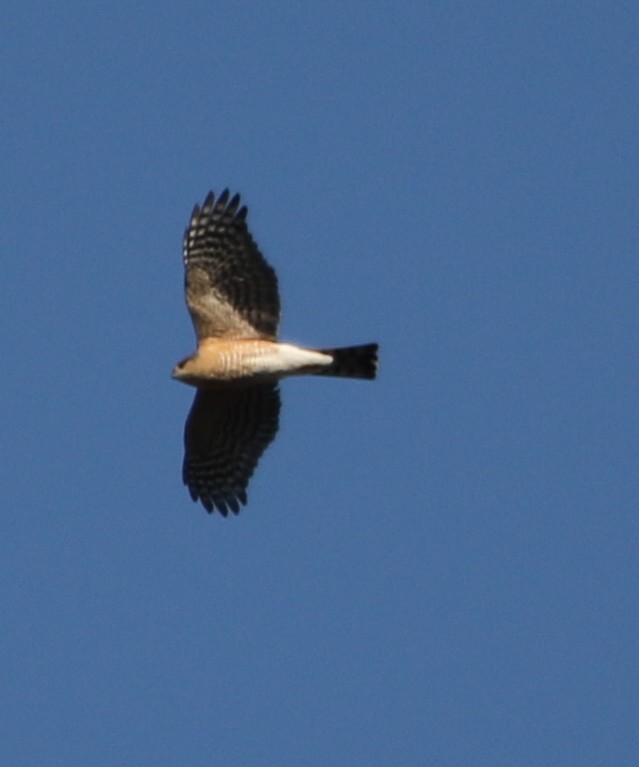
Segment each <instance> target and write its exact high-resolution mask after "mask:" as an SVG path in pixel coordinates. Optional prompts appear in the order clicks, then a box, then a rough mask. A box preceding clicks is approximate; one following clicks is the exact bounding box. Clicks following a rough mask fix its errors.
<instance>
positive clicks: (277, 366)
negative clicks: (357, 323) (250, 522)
mask: <svg viewBox="0 0 639 767" xmlns="http://www.w3.org/2000/svg"><path fill="white" fill-rule="evenodd" d="M246 214H247V209H246V207H245V206H242V207H240V197H239V195H237V194H236V195H235V196H234V197H232V198H231V197H230V195H229V191H228V190H225V191H224V192H222V194H221V195H219V196H218V197H217V198H216V197H215V196H214V195H213V193H212V192H211V193H209V195H208V196H207V198H206V200H205V201H204V204H203V205H202V206H201V207H200V206H199V205H196V206H195V208H194V209H193V213H192V214H191V220H190V223H189V226H188V228H187V230H186V232H185V234H184V268H185V293H186V303H187V306H188V309H189V312H190V315H191V319H192V321H193V326H194V328H195V334H196V336H197V350H196V352H195V354H193V355H192V356H190V357H187V358H186V359H184V360H182V361H181V362H179V363H178V364H177V365H176V366H175V368H174V369H173V377H174V378H176V379H177V380H178V381H183V382H184V383H187V384H190V385H191V386H195V387H196V388H197V392H196V394H195V399H194V401H193V405H192V407H191V411H190V413H189V415H188V418H187V420H186V426H185V430H184V443H185V452H184V464H183V471H182V477H183V480H184V484H185V485H187V486H188V489H189V493H190V495H191V498H192V499H193V500H194V501H197V500H199V501H200V502H201V503H202V505H203V506H204V508H205V509H206V510H207V511H209V512H212V511H214V510H215V509H217V510H218V511H219V512H220V513H221V514H223V515H224V516H227V514H228V513H229V511H231V512H233V513H235V514H237V513H238V512H239V510H240V504H245V503H246V488H247V485H248V482H249V479H250V478H251V475H252V474H253V471H254V470H255V467H256V465H257V462H258V461H259V459H260V456H261V455H262V453H263V452H264V450H265V449H266V448H267V447H268V445H269V444H270V442H271V441H272V440H273V438H274V437H275V435H276V433H277V429H278V425H279V412H280V395H279V389H278V385H277V382H278V380H279V379H280V378H284V377H286V376H291V375H327V376H344V377H348V378H368V379H372V378H375V375H376V372H377V344H366V345H364V346H349V347H344V348H339V349H307V348H304V347H301V346H295V345H293V344H286V343H280V342H278V341H277V330H278V324H279V318H280V300H279V294H278V289H277V277H276V275H275V272H274V270H273V269H272V268H271V267H270V266H269V265H268V264H267V262H266V260H265V259H264V257H263V256H262V254H261V253H260V251H259V250H258V247H257V245H256V244H255V242H254V241H253V238H252V237H251V234H250V232H249V230H248V227H247V225H246Z"/></svg>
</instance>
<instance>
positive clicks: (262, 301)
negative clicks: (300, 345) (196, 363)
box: [184, 189, 280, 340]
mask: <svg viewBox="0 0 639 767" xmlns="http://www.w3.org/2000/svg"><path fill="white" fill-rule="evenodd" d="M246 213H247V210H246V206H243V207H241V208H240V196H239V195H238V194H236V195H235V196H234V197H233V198H232V199H231V200H230V201H229V191H228V189H225V190H224V192H222V194H221V195H220V196H219V197H218V198H217V199H216V198H215V196H214V195H213V193H212V192H210V193H209V195H208V197H207V198H206V200H205V201H204V204H203V205H202V207H200V206H199V205H196V206H195V208H193V213H192V214H191V222H190V224H189V227H188V229H187V230H186V232H185V233H184V268H185V292H186V303H187V306H188V309H189V312H190V314H191V319H192V320H193V325H194V327H195V333H196V335H197V337H198V340H202V339H204V338H210V337H226V338H266V339H275V337H276V335H277V326H278V323H279V317H280V299H279V294H278V290H277V277H276V275H275V272H274V270H273V269H272V268H271V267H270V266H269V265H268V264H267V263H266V260H265V259H264V257H263V256H262V254H261V253H260V251H259V249H258V247H257V245H256V244H255V242H254V241H253V238H252V237H251V234H250V232H249V230H248V227H247V225H246Z"/></svg>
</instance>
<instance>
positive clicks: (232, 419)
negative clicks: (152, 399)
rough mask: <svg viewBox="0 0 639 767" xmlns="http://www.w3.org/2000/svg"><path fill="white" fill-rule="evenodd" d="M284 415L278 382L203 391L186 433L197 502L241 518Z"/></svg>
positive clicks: (186, 474) (185, 471) (189, 478)
mask: <svg viewBox="0 0 639 767" xmlns="http://www.w3.org/2000/svg"><path fill="white" fill-rule="evenodd" d="M279 414H280V393H279V390H278V388H277V384H275V383H262V384H253V385H246V386H234V387H231V386H229V387H223V386H220V387H216V388H215V389H199V390H198V391H197V393H196V395H195V399H194V400H193V406H192V407H191V412H190V413H189V416H188V418H187V419H186V426H185V429H184V448H185V449H184V465H183V468H182V478H183V480H184V484H185V485H188V488H189V493H190V494H191V498H192V499H193V500H194V501H197V500H198V499H199V500H200V501H201V503H202V505H203V506H204V508H205V509H206V510H207V511H209V512H212V511H214V510H215V509H217V510H218V511H219V512H221V513H222V514H223V515H224V516H226V515H227V514H228V512H229V509H230V510H231V511H232V512H233V513H234V514H237V513H238V512H239V510H240V504H245V503H246V487H247V485H248V482H249V479H250V478H251V476H252V474H253V472H254V470H255V467H256V466H257V462H258V461H259V459H260V457H261V455H262V453H263V452H264V451H265V450H266V448H267V447H268V446H269V444H270V443H271V442H272V441H273V439H274V437H275V435H276V434H277V429H278V427H279Z"/></svg>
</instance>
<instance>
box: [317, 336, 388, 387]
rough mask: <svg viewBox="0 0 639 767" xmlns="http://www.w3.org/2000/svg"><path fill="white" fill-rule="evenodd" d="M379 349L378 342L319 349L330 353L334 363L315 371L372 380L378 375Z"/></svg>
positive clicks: (321, 373)
mask: <svg viewBox="0 0 639 767" xmlns="http://www.w3.org/2000/svg"><path fill="white" fill-rule="evenodd" d="M377 349H378V345H377V344H364V345H363V346H343V347H341V348H339V349H318V351H320V352H321V353H322V354H330V355H331V357H332V358H333V363H332V364H331V365H329V366H328V367H322V368H317V369H316V370H314V371H313V372H314V373H316V374H318V375H324V376H340V377H342V378H368V379H371V380H372V379H373V378H375V376H376V375H377Z"/></svg>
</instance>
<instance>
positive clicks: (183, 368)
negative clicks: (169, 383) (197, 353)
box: [171, 356, 195, 386]
mask: <svg viewBox="0 0 639 767" xmlns="http://www.w3.org/2000/svg"><path fill="white" fill-rule="evenodd" d="M193 359H194V357H192V356H191V357H185V358H184V359H183V360H180V361H179V362H178V363H177V365H176V366H175V367H174V368H173V372H172V373H171V378H175V380H176V381H182V383H185V384H190V385H191V386H195V381H194V378H195V376H194V371H193Z"/></svg>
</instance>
